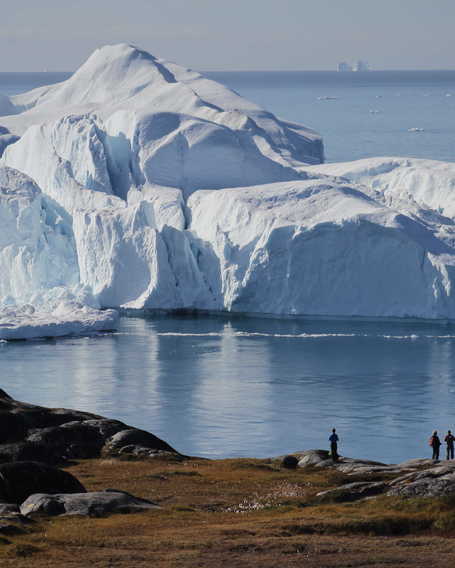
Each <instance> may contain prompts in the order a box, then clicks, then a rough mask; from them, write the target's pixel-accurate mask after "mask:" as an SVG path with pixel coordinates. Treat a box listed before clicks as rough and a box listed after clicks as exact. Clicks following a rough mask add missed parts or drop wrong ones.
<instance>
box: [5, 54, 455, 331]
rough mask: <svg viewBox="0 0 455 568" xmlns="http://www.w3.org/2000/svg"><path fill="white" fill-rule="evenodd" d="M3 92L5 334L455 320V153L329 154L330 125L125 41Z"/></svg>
mask: <svg viewBox="0 0 455 568" xmlns="http://www.w3.org/2000/svg"><path fill="white" fill-rule="evenodd" d="M0 103H1V105H0V114H2V113H3V114H4V116H0V145H1V143H2V140H1V138H2V136H3V137H8V138H7V139H6V138H5V140H4V144H3V146H2V147H1V149H0V152H3V155H2V157H1V159H0V222H1V226H2V232H1V235H0V339H1V337H2V335H1V330H2V326H3V329H4V330H6V328H7V327H8V326H7V324H8V321H7V320H8V318H10V319H11V318H12V319H13V320H14V317H17V318H18V321H26V322H27V326H28V329H29V330H30V329H31V330H32V331H29V332H28V333H32V334H33V333H39V329H47V330H48V331H49V329H54V331H55V329H57V328H58V325H57V324H56V322H55V317H56V316H55V314H60V315H59V318H60V319H59V320H58V321H61V322H63V323H62V326H60V328H58V329H60V332H61V330H62V329H63V331H64V330H65V329H73V330H74V329H85V328H86V329H89V328H90V326H89V325H88V323H87V322H92V323H93V322H95V324H93V325H95V327H93V325H92V328H91V329H106V328H108V327H109V326H111V327H112V326H113V325H114V323H115V321H114V320H115V317H114V315H112V314H109V313H108V315H102V314H101V313H100V312H99V311H97V309H98V308H107V307H114V308H115V307H125V308H132V309H142V308H145V309H166V310H167V309H176V308H195V309H208V310H228V311H237V312H253V313H273V314H287V315H295V314H306V315H328V316H330V315H336V316H352V315H363V316H398V317H405V316H414V317H427V318H453V317H455V301H454V297H455V296H454V293H453V285H452V281H453V279H454V269H453V266H454V264H455V239H454V236H455V232H454V222H455V221H454V215H455V207H454V206H453V198H452V192H453V190H454V185H455V165H453V164H445V163H442V162H434V161H428V160H410V159H400V158H375V159H371V160H360V161H358V162H352V163H346V164H327V165H322V164H317V165H316V163H317V162H319V161H321V160H322V143H321V140H320V138H319V137H318V135H316V134H315V133H314V132H312V131H310V130H308V129H305V128H304V127H301V126H298V125H295V124H290V123H286V122H284V121H281V120H279V119H277V118H276V117H274V116H273V115H272V114H270V113H267V112H266V111H264V110H262V109H260V108H259V107H257V106H256V105H254V104H252V103H249V102H248V101H245V100H244V99H242V98H241V97H239V96H238V95H237V94H236V93H234V92H232V91H230V90H228V89H226V88H224V87H223V86H221V85H219V84H217V83H215V82H213V81H209V80H207V79H205V78H203V77H202V76H200V75H199V74H197V73H193V72H191V71H188V70H185V69H183V68H181V67H178V66H177V65H174V64H170V63H167V62H164V61H161V60H158V59H156V58H154V57H153V56H151V55H149V54H147V53H145V52H142V51H139V50H137V49H135V48H132V47H130V46H125V45H121V46H110V47H106V48H102V49H101V50H98V51H96V52H95V53H94V54H93V55H92V56H91V57H90V58H89V60H88V61H87V62H86V63H85V64H84V65H83V66H82V67H81V68H80V69H79V70H78V71H77V72H76V73H75V74H74V75H73V76H72V77H71V78H70V79H69V80H68V81H65V82H64V83H61V84H59V85H54V86H50V87H42V88H40V89H36V90H34V91H31V92H30V93H26V94H24V95H20V96H17V97H12V98H11V99H8V100H7V99H5V98H3V99H2V100H1V101H0ZM2 133H3V134H2ZM19 136H20V139H18V137H19ZM310 164H314V165H310ZM2 310H3V311H2ZM50 312H52V314H53V315H52V316H49V317H50V319H49V322H48V323H49V325H50V327H49V326H47V327H46V321H45V320H46V316H45V314H46V313H48V314H49V313H50ZM2 314H3V315H2ZM5 314H6V315H5ZM12 314H16V316H14V317H13V315H12ZM33 314H37V315H33ZM43 314H44V315H43ZM62 314H63V315H62ZM71 314H73V316H72V317H71ZM74 314H80V318H79V320H80V321H83V322H84V324H83V325H82V327H81V326H79V327H78V324H77V323H75V321H74ZM52 318H54V319H52ZM57 319H58V318H57ZM76 319H77V318H76ZM5 321H6V323H2V322H5ZM13 323H14V322H13ZM70 324H71V325H70ZM11 325H12V324H11V323H10V324H9V328H8V329H10V328H11ZM24 325H25V324H24ZM55 325H57V328H55ZM5 326H6V327H5ZM52 326H54V328H53V327H52ZM65 326H66V327H65ZM71 326H72V327H71ZM96 326H98V327H96ZM19 327H20V326H19ZM13 328H14V329H13V331H11V330H10V331H9V332H8V333H14V334H15V336H17V334H20V331H17V329H16V328H15V327H14V325H13ZM36 330H38V331H36ZM4 334H6V331H5V332H4ZM55 334H57V331H55Z"/></svg>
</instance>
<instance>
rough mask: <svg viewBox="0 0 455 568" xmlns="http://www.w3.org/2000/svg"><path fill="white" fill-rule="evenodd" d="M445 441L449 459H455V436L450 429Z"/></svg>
mask: <svg viewBox="0 0 455 568" xmlns="http://www.w3.org/2000/svg"><path fill="white" fill-rule="evenodd" d="M444 442H445V443H446V444H447V459H448V460H453V444H454V442H455V437H454V435H453V434H452V432H451V431H450V430H449V431H448V432H447V436H446V437H445V438H444Z"/></svg>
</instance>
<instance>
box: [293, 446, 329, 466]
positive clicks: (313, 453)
mask: <svg viewBox="0 0 455 568" xmlns="http://www.w3.org/2000/svg"><path fill="white" fill-rule="evenodd" d="M295 455H296V456H297V457H298V458H299V467H309V466H319V465H320V464H321V463H323V462H324V463H327V462H328V460H329V458H330V454H329V452H328V451H326V450H306V451H305V452H299V453H298V454H295ZM332 463H333V461H332V460H331V459H330V464H332Z"/></svg>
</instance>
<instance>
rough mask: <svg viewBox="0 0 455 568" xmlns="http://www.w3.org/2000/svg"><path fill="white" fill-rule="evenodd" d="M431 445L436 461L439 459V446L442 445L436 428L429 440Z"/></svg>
mask: <svg viewBox="0 0 455 568" xmlns="http://www.w3.org/2000/svg"><path fill="white" fill-rule="evenodd" d="M429 444H430V446H431V447H432V448H433V457H432V459H433V460H435V461H439V448H440V447H441V440H440V439H439V436H438V432H437V431H436V430H435V431H434V432H433V435H432V436H431V438H430V441H429Z"/></svg>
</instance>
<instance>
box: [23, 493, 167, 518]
mask: <svg viewBox="0 0 455 568" xmlns="http://www.w3.org/2000/svg"><path fill="white" fill-rule="evenodd" d="M159 508H160V507H159V506H158V505H157V504H156V503H153V502H152V501H147V500H146V499H140V498H139V497H134V496H133V495H130V494H129V493H126V492H124V491H111V490H108V491H94V492H88V493H73V494H56V495H49V494H43V493H38V494H35V495H31V496H30V497H29V498H28V499H27V500H26V501H25V502H24V503H22V505H21V507H20V511H21V513H22V515H25V516H30V515H34V514H36V515H45V516H60V515H82V516H85V517H105V516H107V515H112V514H116V513H123V514H124V513H138V512H143V511H147V510H150V509H159Z"/></svg>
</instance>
